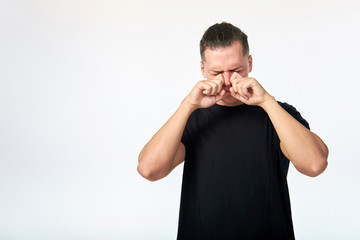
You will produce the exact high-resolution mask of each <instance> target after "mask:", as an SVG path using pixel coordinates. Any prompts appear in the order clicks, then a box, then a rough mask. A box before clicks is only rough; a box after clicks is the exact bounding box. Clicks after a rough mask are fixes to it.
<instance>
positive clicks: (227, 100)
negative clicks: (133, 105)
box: [137, 42, 328, 181]
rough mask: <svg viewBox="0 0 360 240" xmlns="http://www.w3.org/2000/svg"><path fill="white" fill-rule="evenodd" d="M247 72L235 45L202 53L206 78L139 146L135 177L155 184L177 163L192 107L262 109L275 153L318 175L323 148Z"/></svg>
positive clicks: (182, 152) (325, 152) (248, 67)
mask: <svg viewBox="0 0 360 240" xmlns="http://www.w3.org/2000/svg"><path fill="white" fill-rule="evenodd" d="M251 70H252V57H251V55H249V56H247V55H244V54H243V49H242V45H241V44H240V42H234V43H233V44H232V45H231V46H228V47H223V48H217V49H206V50H205V52H204V60H203V61H201V71H202V74H203V76H204V78H206V79H205V80H202V81H199V82H197V83H196V85H195V86H194V87H193V89H192V90H191V92H190V93H189V94H188V95H187V96H186V98H185V99H184V100H183V101H182V103H181V105H180V106H179V108H178V109H177V111H176V112H175V113H174V115H173V116H172V117H171V118H170V119H169V120H168V121H167V122H166V123H165V124H164V126H162V127H161V128H160V130H159V131H158V132H157V133H156V134H155V135H154V136H153V137H152V138H151V140H150V141H149V142H148V143H147V144H146V145H145V146H144V148H143V149H142V151H141V152H140V154H139V163H138V168H137V169H138V172H139V173H140V175H142V176H143V177H144V178H146V179H148V180H150V181H155V180H159V179H161V178H163V177H165V176H167V175H168V174H169V173H170V172H171V171H172V170H173V169H174V168H175V167H176V166H178V165H179V164H180V163H182V162H183V161H184V158H185V151H186V149H185V146H184V145H183V144H182V143H181V137H182V134H183V131H184V128H185V125H186V122H187V120H188V118H189V116H190V115H191V113H192V112H193V111H195V110H196V109H198V108H208V107H210V106H212V105H214V104H219V105H224V106H229V107H231V106H237V105H240V104H247V105H256V106H259V107H262V108H263V109H264V110H265V111H266V112H267V114H268V115H269V118H270V120H271V122H272V123H273V125H274V127H275V130H276V132H277V134H278V136H279V139H280V147H281V151H282V152H283V154H284V155H285V156H286V157H287V158H288V159H289V160H290V161H291V162H292V163H293V165H294V166H295V168H296V169H297V170H298V171H299V172H301V173H303V174H305V175H307V176H311V177H315V176H318V175H319V174H321V173H322V172H323V171H324V170H325V169H326V167H327V157H328V148H327V146H326V145H325V143H324V142H323V141H322V140H321V139H320V137H318V136H317V135H316V134H315V133H313V132H311V131H309V130H308V129H307V128H305V127H304V126H303V125H301V124H300V123H299V122H298V121H297V120H295V119H294V118H293V117H292V116H291V115H289V114H288V113H287V112H286V111H285V110H284V109H283V108H282V107H281V106H280V105H279V104H278V103H277V101H276V100H275V98H274V97H273V96H271V95H270V94H269V93H268V92H267V91H266V90H265V89H264V88H263V87H262V86H261V85H260V83H259V82H258V81H257V80H256V79H255V78H251V77H248V75H249V73H250V72H251Z"/></svg>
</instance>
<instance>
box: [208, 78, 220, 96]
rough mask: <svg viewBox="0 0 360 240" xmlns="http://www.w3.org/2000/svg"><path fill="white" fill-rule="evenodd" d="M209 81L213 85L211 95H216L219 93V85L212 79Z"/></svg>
mask: <svg viewBox="0 0 360 240" xmlns="http://www.w3.org/2000/svg"><path fill="white" fill-rule="evenodd" d="M207 83H208V84H209V85H210V86H211V91H210V95H216V94H217V93H218V85H217V84H216V83H215V82H213V81H211V80H209V81H208V82H207Z"/></svg>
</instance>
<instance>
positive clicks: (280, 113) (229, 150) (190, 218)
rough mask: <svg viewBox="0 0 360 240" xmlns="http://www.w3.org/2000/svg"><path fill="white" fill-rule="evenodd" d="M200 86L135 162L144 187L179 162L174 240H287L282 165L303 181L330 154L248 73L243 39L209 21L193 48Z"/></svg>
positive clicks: (229, 27) (296, 115) (288, 227)
mask: <svg viewBox="0 0 360 240" xmlns="http://www.w3.org/2000/svg"><path fill="white" fill-rule="evenodd" d="M200 53H201V59H202V60H201V71H202V74H203V76H204V78H206V80H203V81H199V82H198V83H197V84H196V85H195V86H194V88H193V89H192V90H191V92H190V93H189V95H188V96H187V97H186V98H185V99H184V100H183V101H182V103H181V104H180V107H179V108H178V109H177V111H176V112H175V113H174V115H173V116H172V117H171V118H170V119H169V120H168V121H167V122H166V123H165V125H164V126H163V127H162V128H161V129H160V130H159V131H158V132H157V133H156V134H155V135H154V136H153V137H152V139H151V140H150V141H149V142H148V143H147V144H146V145H145V147H144V148H143V150H142V151H141V153H140V155H139V164H138V171H139V173H140V174H141V175H142V176H143V177H145V178H146V179H148V180H150V181H155V180H158V179H161V178H163V177H165V176H166V175H168V174H169V173H170V172H171V171H172V170H173V169H174V168H175V167H176V166H178V165H179V164H180V163H182V162H183V161H184V160H185V163H184V173H183V183H182V193H181V204H180V217H179V228H178V239H277V240H279V239H294V231H293V225H292V219H291V209H290V200H289V192H288V187H287V181H286V176H287V171H288V167H289V160H290V161H291V162H292V163H293V165H294V166H295V168H296V169H297V170H298V171H299V172H301V173H303V174H305V175H308V176H311V177H315V176H317V175H319V174H321V173H322V172H323V171H324V170H325V168H326V166H327V156H328V149H327V146H326V145H325V144H324V143H323V141H322V140H321V139H320V138H319V137H318V136H317V135H316V134H314V133H312V132H311V131H310V130H309V129H308V128H309V125H308V123H307V122H306V121H305V120H304V119H303V118H302V117H301V115H300V113H298V112H297V111H296V109H295V108H294V107H292V106H291V105H288V104H286V103H281V102H277V101H276V100H275V98H274V97H273V96H271V95H270V94H269V93H268V92H267V91H266V90H265V89H264V88H263V87H262V86H261V85H260V83H259V82H258V81H257V80H256V79H254V78H251V77H248V74H249V72H251V69H252V57H251V55H249V46H248V42H247V35H246V34H245V33H243V32H242V31H241V30H240V29H238V28H237V27H235V26H233V25H231V24H229V23H225V22H223V23H221V24H215V25H213V26H211V27H210V28H209V29H208V30H207V31H206V32H205V33H204V35H203V37H202V39H201V42H200Z"/></svg>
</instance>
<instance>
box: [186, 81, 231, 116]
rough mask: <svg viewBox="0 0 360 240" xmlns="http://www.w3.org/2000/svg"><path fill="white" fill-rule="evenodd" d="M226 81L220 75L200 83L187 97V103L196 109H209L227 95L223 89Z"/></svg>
mask: <svg viewBox="0 0 360 240" xmlns="http://www.w3.org/2000/svg"><path fill="white" fill-rule="evenodd" d="M223 84H224V79H223V78H222V75H221V74H219V75H217V76H216V78H215V79H212V80H202V81H199V82H198V83H197V84H196V85H195V86H194V88H193V89H192V90H191V92H190V93H189V95H188V96H187V97H186V99H185V100H186V101H187V102H188V103H190V104H191V105H192V106H193V107H194V108H195V109H197V108H208V107H210V106H212V105H214V104H215V103H216V102H218V101H219V100H221V99H222V98H223V96H224V95H225V90H224V89H222V86H223Z"/></svg>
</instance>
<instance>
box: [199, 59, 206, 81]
mask: <svg viewBox="0 0 360 240" xmlns="http://www.w3.org/2000/svg"><path fill="white" fill-rule="evenodd" d="M200 67H201V73H202V75H203V77H204V78H205V79H206V78H207V77H206V73H205V67H204V63H203V61H200Z"/></svg>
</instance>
